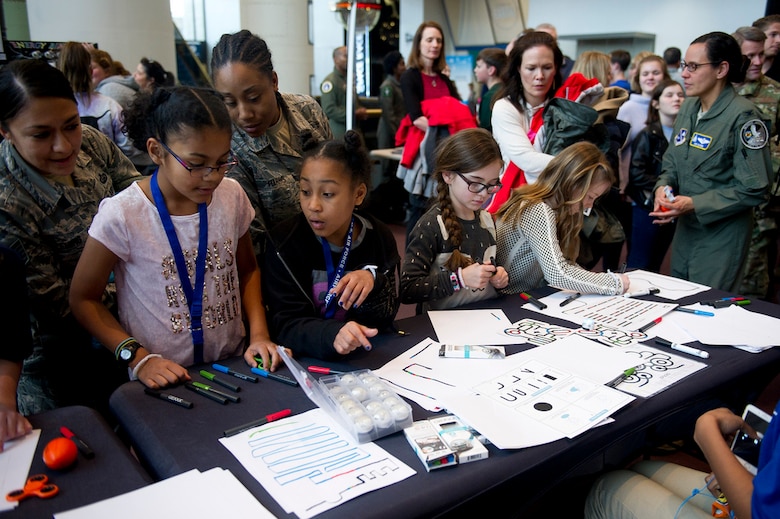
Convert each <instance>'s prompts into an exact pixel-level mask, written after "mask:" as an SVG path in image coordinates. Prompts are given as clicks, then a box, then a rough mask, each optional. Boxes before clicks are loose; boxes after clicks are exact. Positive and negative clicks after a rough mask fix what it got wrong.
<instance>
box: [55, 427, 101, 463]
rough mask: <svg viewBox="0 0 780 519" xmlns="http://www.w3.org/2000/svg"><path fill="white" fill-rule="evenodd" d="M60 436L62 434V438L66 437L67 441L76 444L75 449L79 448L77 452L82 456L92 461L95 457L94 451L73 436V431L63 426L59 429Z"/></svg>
mask: <svg viewBox="0 0 780 519" xmlns="http://www.w3.org/2000/svg"><path fill="white" fill-rule="evenodd" d="M60 434H62V435H63V436H64V437H66V438H67V439H69V440H72V441H73V443H75V444H76V447H78V448H79V451H80V452H81V454H83V455H84V457H85V458H87V459H92V458H94V457H95V451H93V450H92V449H91V448H90V446H89V445H87V444H86V442H85V441H84V440H82V439H81V438H79V437H78V436H76V435H75V434H73V431H71V430H70V429H68V428H67V427H65V426H64V425H63V426H62V427H60Z"/></svg>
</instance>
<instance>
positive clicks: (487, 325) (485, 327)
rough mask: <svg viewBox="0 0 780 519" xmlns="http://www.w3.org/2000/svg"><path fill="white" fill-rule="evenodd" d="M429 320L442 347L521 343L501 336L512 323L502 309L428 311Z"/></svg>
mask: <svg viewBox="0 0 780 519" xmlns="http://www.w3.org/2000/svg"><path fill="white" fill-rule="evenodd" d="M428 318H430V320H431V324H432V325H433V329H434V330H435V331H436V337H437V338H438V342H440V343H441V344H456V345H471V346H477V345H480V346H484V345H502V344H503V345H507V344H521V343H522V342H523V341H518V340H517V339H515V338H514V337H512V336H509V335H507V334H505V333H504V330H505V329H506V328H508V327H510V326H511V325H512V321H510V320H509V318H508V317H507V316H506V314H505V313H504V311H503V310H501V309H487V310H431V311H429V312H428Z"/></svg>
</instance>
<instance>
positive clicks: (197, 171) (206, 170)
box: [160, 141, 238, 179]
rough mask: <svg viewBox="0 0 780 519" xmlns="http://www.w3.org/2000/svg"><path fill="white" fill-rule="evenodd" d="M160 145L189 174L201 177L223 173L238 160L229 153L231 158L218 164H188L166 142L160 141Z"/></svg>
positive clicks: (231, 167)
mask: <svg viewBox="0 0 780 519" xmlns="http://www.w3.org/2000/svg"><path fill="white" fill-rule="evenodd" d="M160 145H161V146H162V147H163V148H165V151H167V152H168V153H170V154H171V156H173V158H174V159H176V161H177V162H178V163H179V164H181V167H183V168H184V169H186V170H187V171H189V172H190V175H191V176H196V177H200V178H202V179H206V178H207V177H208V176H209V175H211V174H212V173H216V174H217V175H224V174H226V173H227V172H228V171H230V170H231V169H233V166H235V165H236V164H238V161H237V160H235V159H234V157H233V154H232V153H231V154H230V159H231V160H228V161H227V162H223V163H222V164H220V165H218V166H190V165H189V164H187V163H186V162H184V161H183V160H182V158H181V157H179V156H178V155H176V154H175V153H174V152H173V150H172V149H170V148H169V147H168V145H167V144H165V143H164V142H162V141H160Z"/></svg>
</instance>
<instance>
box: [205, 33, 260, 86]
mask: <svg viewBox="0 0 780 519" xmlns="http://www.w3.org/2000/svg"><path fill="white" fill-rule="evenodd" d="M230 63H243V64H244V65H248V66H250V67H253V68H255V69H256V70H257V71H258V72H261V73H262V74H265V75H267V76H268V77H269V78H271V77H273V73H274V65H273V62H272V61H271V51H270V50H269V49H268V44H267V43H266V42H265V40H263V39H262V38H260V37H259V36H256V35H254V34H252V33H251V32H249V31H247V30H246V29H244V30H243V31H239V32H237V33H234V34H223V35H222V37H221V38H220V39H219V42H217V44H216V45H215V46H214V50H213V52H212V54H211V80H212V81H214V77H215V76H216V73H217V71H218V70H219V69H221V68H222V67H224V66H226V65H228V64H230Z"/></svg>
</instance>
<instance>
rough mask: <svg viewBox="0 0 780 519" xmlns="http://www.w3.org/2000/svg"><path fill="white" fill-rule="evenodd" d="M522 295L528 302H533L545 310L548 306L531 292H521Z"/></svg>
mask: <svg viewBox="0 0 780 519" xmlns="http://www.w3.org/2000/svg"><path fill="white" fill-rule="evenodd" d="M520 297H521V298H522V299H523V300H524V301H527V302H529V303H531V304H532V305H534V306H535V307H536V308H538V309H539V310H544V309H545V308H547V305H546V304H544V303H542V302H541V301H539V300H538V299H536V298H535V297H534V296H532V295H531V294H529V293H527V292H520Z"/></svg>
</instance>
